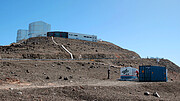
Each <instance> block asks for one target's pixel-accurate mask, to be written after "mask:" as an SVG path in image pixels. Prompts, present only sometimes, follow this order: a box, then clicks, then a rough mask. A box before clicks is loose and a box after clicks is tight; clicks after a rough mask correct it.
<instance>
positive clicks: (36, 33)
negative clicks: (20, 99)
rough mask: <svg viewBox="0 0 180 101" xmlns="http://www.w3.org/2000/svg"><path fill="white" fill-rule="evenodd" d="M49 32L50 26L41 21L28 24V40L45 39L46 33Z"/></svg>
mask: <svg viewBox="0 0 180 101" xmlns="http://www.w3.org/2000/svg"><path fill="white" fill-rule="evenodd" d="M50 30H51V25H50V24H48V23H45V22H43V21H37V22H32V23H30V24H29V34H28V36H29V38H31V37H41V36H42V37H46V36H47V32H49V31H50Z"/></svg>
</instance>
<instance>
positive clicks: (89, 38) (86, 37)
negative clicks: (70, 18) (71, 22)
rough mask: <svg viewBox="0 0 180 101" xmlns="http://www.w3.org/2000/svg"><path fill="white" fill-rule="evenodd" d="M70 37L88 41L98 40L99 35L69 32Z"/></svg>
mask: <svg viewBox="0 0 180 101" xmlns="http://www.w3.org/2000/svg"><path fill="white" fill-rule="evenodd" d="M68 38H69V39H77V40H86V41H92V42H97V36H95V35H88V34H80V33H73V32H68Z"/></svg>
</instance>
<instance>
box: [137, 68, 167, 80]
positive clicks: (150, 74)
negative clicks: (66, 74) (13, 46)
mask: <svg viewBox="0 0 180 101" xmlns="http://www.w3.org/2000/svg"><path fill="white" fill-rule="evenodd" d="M167 80H168V79H167V69H166V67H160V66H139V81H140V82H166V81H167Z"/></svg>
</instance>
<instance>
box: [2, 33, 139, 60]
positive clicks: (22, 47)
mask: <svg viewBox="0 0 180 101" xmlns="http://www.w3.org/2000/svg"><path fill="white" fill-rule="evenodd" d="M54 40H55V41H56V42H57V43H58V44H60V45H64V46H65V47H66V48H67V49H68V50H69V51H70V52H72V53H73V55H74V57H75V58H79V57H80V55H81V57H82V58H123V59H130V58H137V59H139V58H140V56H139V55H138V54H137V53H135V52H132V51H129V50H126V49H123V48H120V47H118V46H116V45H114V44H110V43H108V42H90V41H82V40H74V39H65V38H54ZM0 54H1V57H2V58H30V59H37V58H38V59H70V55H69V54H68V53H67V52H65V51H64V49H63V48H62V47H61V46H57V45H56V44H54V43H53V41H52V39H51V38H46V37H42V38H38V37H37V38H30V39H28V40H25V41H24V42H23V43H21V44H11V45H10V46H0Z"/></svg>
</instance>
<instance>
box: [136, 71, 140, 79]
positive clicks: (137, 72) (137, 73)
mask: <svg viewBox="0 0 180 101" xmlns="http://www.w3.org/2000/svg"><path fill="white" fill-rule="evenodd" d="M136 76H137V78H139V71H138V70H136Z"/></svg>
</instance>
